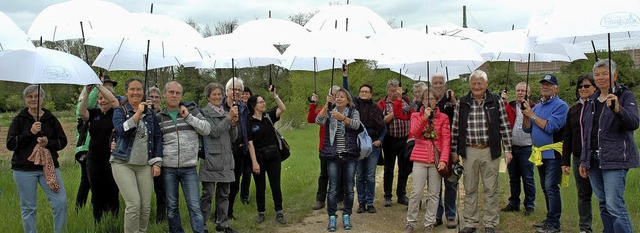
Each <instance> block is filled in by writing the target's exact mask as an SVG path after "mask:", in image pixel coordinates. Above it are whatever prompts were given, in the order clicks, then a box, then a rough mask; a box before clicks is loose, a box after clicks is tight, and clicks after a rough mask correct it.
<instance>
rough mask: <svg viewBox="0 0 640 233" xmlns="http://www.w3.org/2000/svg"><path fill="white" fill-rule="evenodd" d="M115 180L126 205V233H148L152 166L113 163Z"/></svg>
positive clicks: (112, 168)
mask: <svg viewBox="0 0 640 233" xmlns="http://www.w3.org/2000/svg"><path fill="white" fill-rule="evenodd" d="M111 170H112V171H113V179H114V180H115V181H116V184H117V185H118V189H120V194H121V195H122V199H123V200H124V203H125V210H124V232H125V233H138V232H147V228H148V227H149V213H150V212H151V192H153V177H152V176H151V166H149V165H130V164H124V163H111Z"/></svg>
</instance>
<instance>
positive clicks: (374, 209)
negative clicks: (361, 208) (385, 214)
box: [367, 205, 376, 214]
mask: <svg viewBox="0 0 640 233" xmlns="http://www.w3.org/2000/svg"><path fill="white" fill-rule="evenodd" d="M367 212H368V213H370V214H375V213H376V207H373V205H368V206H367Z"/></svg>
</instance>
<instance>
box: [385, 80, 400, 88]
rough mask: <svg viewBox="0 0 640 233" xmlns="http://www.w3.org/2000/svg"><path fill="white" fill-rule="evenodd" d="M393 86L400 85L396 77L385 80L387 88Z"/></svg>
mask: <svg viewBox="0 0 640 233" xmlns="http://www.w3.org/2000/svg"><path fill="white" fill-rule="evenodd" d="M391 86H394V87H399V86H400V82H398V80H396V79H391V80H389V81H387V88H389V87H391Z"/></svg>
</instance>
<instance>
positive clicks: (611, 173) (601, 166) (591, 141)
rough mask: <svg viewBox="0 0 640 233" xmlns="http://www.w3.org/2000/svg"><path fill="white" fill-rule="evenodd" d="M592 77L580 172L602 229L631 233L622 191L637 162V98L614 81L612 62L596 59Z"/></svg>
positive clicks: (614, 65)
mask: <svg viewBox="0 0 640 233" xmlns="http://www.w3.org/2000/svg"><path fill="white" fill-rule="evenodd" d="M609 69H610V70H611V72H609ZM610 73H611V76H609V74H610ZM593 77H594V79H595V81H596V86H597V87H598V88H599V90H597V91H596V92H595V93H594V94H593V95H592V96H591V97H590V98H589V99H588V100H587V102H586V103H585V105H584V108H583V115H582V117H583V118H582V126H583V127H584V137H583V141H582V155H581V157H580V175H581V176H582V177H584V178H587V177H589V179H590V180H591V186H592V187H593V193H595V195H596V198H597V199H598V202H600V216H602V225H603V227H604V229H608V230H610V231H612V232H633V227H632V225H631V220H630V218H629V213H628V212H627V208H626V206H625V202H624V190H625V184H626V178H627V172H628V171H629V169H630V168H636V167H638V165H639V164H638V163H639V161H638V147H637V145H636V143H635V141H634V139H633V131H635V130H636V129H638V124H639V119H638V105H637V104H636V97H635V96H634V95H633V93H632V92H631V91H630V90H629V89H627V88H626V87H623V86H619V85H618V84H617V83H616V80H617V78H618V73H617V72H616V63H615V62H613V61H611V62H609V60H608V59H603V60H600V61H598V62H596V64H594V65H593ZM611 84H613V85H614V86H613V89H611Z"/></svg>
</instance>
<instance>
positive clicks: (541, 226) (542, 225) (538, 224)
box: [533, 219, 547, 229]
mask: <svg viewBox="0 0 640 233" xmlns="http://www.w3.org/2000/svg"><path fill="white" fill-rule="evenodd" d="M546 225H547V220H546V219H545V220H542V222H540V223H536V224H533V228H536V229H542V228H544V226H546Z"/></svg>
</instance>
